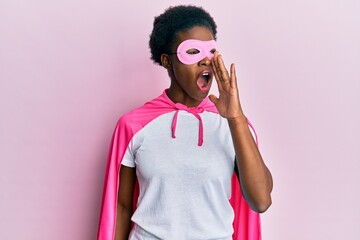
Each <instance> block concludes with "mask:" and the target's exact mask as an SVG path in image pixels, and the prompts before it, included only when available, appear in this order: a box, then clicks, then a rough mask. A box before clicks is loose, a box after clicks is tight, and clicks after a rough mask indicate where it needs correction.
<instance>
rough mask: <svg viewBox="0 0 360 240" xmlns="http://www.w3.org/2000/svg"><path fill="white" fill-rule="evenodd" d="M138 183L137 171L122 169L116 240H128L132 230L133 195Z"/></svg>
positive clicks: (123, 167) (128, 168)
mask: <svg viewBox="0 0 360 240" xmlns="http://www.w3.org/2000/svg"><path fill="white" fill-rule="evenodd" d="M135 183H136V170H135V168H130V167H126V166H121V169H120V186H119V193H118V203H117V211H116V212H117V214H116V230H115V240H127V239H128V238H129V233H130V229H131V216H132V214H133V195H134V187H135Z"/></svg>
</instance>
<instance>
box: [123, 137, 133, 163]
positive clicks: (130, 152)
mask: <svg viewBox="0 0 360 240" xmlns="http://www.w3.org/2000/svg"><path fill="white" fill-rule="evenodd" d="M121 164H122V165H124V166H126V167H131V168H134V167H135V157H134V154H133V150H132V141H130V143H129V146H128V147H127V149H126V152H125V154H124V158H123V160H122V161H121Z"/></svg>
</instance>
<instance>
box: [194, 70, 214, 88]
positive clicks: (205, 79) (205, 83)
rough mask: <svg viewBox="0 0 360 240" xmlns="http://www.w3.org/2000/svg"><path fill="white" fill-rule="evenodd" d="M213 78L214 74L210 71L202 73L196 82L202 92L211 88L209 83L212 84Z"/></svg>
mask: <svg viewBox="0 0 360 240" xmlns="http://www.w3.org/2000/svg"><path fill="white" fill-rule="evenodd" d="M211 77H212V73H211V72H210V71H203V72H202V73H200V75H199V77H198V79H197V81H196V83H197V85H198V87H199V88H200V90H202V91H206V90H208V89H209V88H210V84H209V83H210V80H211Z"/></svg>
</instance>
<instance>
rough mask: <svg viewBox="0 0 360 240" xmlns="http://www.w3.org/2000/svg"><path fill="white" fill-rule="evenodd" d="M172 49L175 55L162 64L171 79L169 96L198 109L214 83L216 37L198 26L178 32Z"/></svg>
mask: <svg viewBox="0 0 360 240" xmlns="http://www.w3.org/2000/svg"><path fill="white" fill-rule="evenodd" d="M171 50H172V52H173V53H176V54H170V55H167V54H164V55H166V56H163V57H166V58H167V60H168V61H169V62H168V63H167V62H166V61H165V62H163V66H164V67H166V68H167V69H168V71H169V76H170V78H171V85H170V88H169V91H168V96H169V98H170V99H171V100H172V101H174V102H175V103H182V104H184V105H186V106H189V107H194V106H197V105H199V104H200V102H201V101H202V100H203V99H204V98H205V97H207V95H208V93H209V90H210V87H211V83H212V78H213V73H212V70H211V58H212V56H213V53H214V52H215V50H216V43H215V40H214V37H213V35H212V33H211V31H210V30H209V29H208V28H207V27H202V26H196V27H193V28H191V29H189V30H187V31H185V32H179V33H178V34H177V39H176V41H175V43H174V44H173V46H172V49H171ZM165 60H166V59H165Z"/></svg>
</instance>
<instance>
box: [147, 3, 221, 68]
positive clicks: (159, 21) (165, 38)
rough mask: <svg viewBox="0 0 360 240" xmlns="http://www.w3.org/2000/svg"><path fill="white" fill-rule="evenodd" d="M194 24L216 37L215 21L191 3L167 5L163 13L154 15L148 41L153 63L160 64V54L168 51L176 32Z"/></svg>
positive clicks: (174, 39)
mask: <svg viewBox="0 0 360 240" xmlns="http://www.w3.org/2000/svg"><path fill="white" fill-rule="evenodd" d="M195 26H203V27H207V28H208V29H209V30H210V31H211V33H212V34H213V36H214V39H216V23H215V21H214V19H213V18H212V17H211V16H210V14H209V13H208V12H207V11H205V10H204V9H203V8H201V7H196V6H191V5H189V6H185V5H180V6H175V7H169V8H168V9H166V10H165V12H164V13H163V14H161V15H159V16H157V17H155V20H154V25H153V31H152V32H151V34H150V41H149V47H150V52H151V59H152V60H153V61H154V63H156V64H159V65H161V60H160V57H161V54H163V53H170V51H171V46H172V45H173V43H174V42H175V41H176V34H177V33H178V32H182V31H186V30H188V29H190V28H192V27H195Z"/></svg>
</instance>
